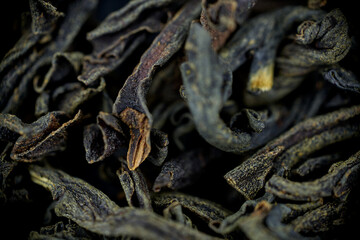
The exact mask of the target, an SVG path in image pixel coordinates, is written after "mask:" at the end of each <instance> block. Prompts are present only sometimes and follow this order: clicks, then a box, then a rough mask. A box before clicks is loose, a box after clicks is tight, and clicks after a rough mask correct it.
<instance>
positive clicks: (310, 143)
mask: <svg viewBox="0 0 360 240" xmlns="http://www.w3.org/2000/svg"><path fill="white" fill-rule="evenodd" d="M359 134H360V126H358V124H351V125H350V124H349V125H345V126H339V127H335V128H333V129H330V130H327V131H324V132H322V133H320V134H318V135H315V136H313V137H309V138H306V139H304V140H303V141H301V142H299V143H297V144H295V145H294V146H292V147H290V148H289V149H288V150H286V151H285V152H284V153H283V154H282V156H281V157H279V159H278V160H277V165H281V166H278V167H277V168H278V169H277V171H281V172H282V171H283V170H284V171H285V174H287V173H289V172H290V169H292V168H293V167H294V166H295V165H296V164H298V163H299V162H300V161H301V160H302V159H306V158H307V157H308V156H309V155H310V154H312V153H314V152H315V151H318V150H320V149H323V148H325V147H326V146H330V145H331V144H335V143H337V142H341V141H345V140H347V139H351V138H355V137H357V136H359ZM279 169H281V170H279Z"/></svg>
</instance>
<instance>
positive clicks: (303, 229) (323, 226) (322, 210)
mask: <svg viewBox="0 0 360 240" xmlns="http://www.w3.org/2000/svg"><path fill="white" fill-rule="evenodd" d="M344 208H345V206H344V204H343V203H338V202H330V203H327V204H325V205H323V206H321V207H319V208H317V209H315V210H312V211H309V212H307V213H305V214H304V215H303V216H300V217H298V218H296V219H295V220H294V221H292V222H291V224H292V225H293V226H294V229H295V231H297V232H300V233H303V234H304V233H319V232H324V231H327V230H329V229H330V228H331V227H334V225H338V223H339V222H340V221H339V220H341V215H342V212H343V211H344V210H345V209H344ZM339 218H340V219H339Z"/></svg>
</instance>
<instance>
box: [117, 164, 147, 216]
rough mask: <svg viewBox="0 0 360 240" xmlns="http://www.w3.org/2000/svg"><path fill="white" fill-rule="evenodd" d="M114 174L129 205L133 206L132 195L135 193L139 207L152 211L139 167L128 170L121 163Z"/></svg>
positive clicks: (145, 184) (144, 180)
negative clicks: (120, 166)
mask: <svg viewBox="0 0 360 240" xmlns="http://www.w3.org/2000/svg"><path fill="white" fill-rule="evenodd" d="M116 174H117V176H118V177H119V180H120V183H121V186H122V187H123V189H124V192H125V197H126V200H127V202H128V204H129V206H134V203H133V202H134V201H133V196H134V193H136V198H137V202H138V205H139V207H140V208H144V209H147V210H150V211H152V206H151V198H150V193H149V189H148V186H147V183H146V179H145V177H144V176H143V174H142V173H141V171H140V169H135V170H133V171H130V170H129V169H128V168H127V166H126V165H125V164H122V168H121V169H119V170H118V171H117V172H116Z"/></svg>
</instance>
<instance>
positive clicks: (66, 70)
mask: <svg viewBox="0 0 360 240" xmlns="http://www.w3.org/2000/svg"><path fill="white" fill-rule="evenodd" d="M83 57H84V55H83V54H82V53H81V52H70V53H63V52H58V53H55V54H54V55H53V58H52V62H51V68H50V69H49V71H48V72H47V73H46V75H45V77H44V79H43V81H42V82H41V81H40V78H39V77H35V78H34V81H33V85H34V90H35V91H36V92H37V93H42V92H44V90H45V89H46V88H50V87H51V85H53V86H57V85H59V84H60V83H62V82H64V80H65V79H76V76H77V74H78V73H79V70H80V64H81V61H82V59H83ZM49 85H50V86H49Z"/></svg>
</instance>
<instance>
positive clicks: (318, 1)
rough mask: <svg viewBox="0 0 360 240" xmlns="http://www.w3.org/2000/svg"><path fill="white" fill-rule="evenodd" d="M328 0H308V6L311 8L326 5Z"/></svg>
mask: <svg viewBox="0 0 360 240" xmlns="http://www.w3.org/2000/svg"><path fill="white" fill-rule="evenodd" d="M326 3H327V0H308V7H309V8H311V9H317V8H321V7H323V6H325V5H326Z"/></svg>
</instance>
